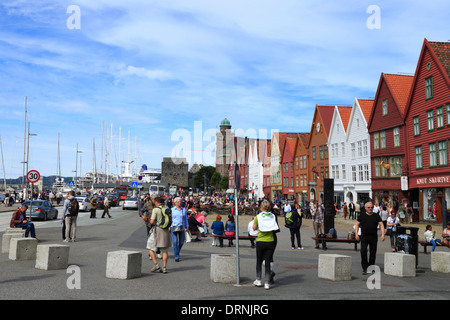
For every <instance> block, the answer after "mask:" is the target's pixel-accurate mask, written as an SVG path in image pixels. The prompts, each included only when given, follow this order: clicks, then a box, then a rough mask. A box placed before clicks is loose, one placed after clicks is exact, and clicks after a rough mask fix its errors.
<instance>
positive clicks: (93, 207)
mask: <svg viewBox="0 0 450 320" xmlns="http://www.w3.org/2000/svg"><path fill="white" fill-rule="evenodd" d="M97 198H98V197H97V195H94V196H93V197H92V199H91V201H90V204H89V209H90V210H91V216H90V218H91V219H95V218H96V211H97Z"/></svg>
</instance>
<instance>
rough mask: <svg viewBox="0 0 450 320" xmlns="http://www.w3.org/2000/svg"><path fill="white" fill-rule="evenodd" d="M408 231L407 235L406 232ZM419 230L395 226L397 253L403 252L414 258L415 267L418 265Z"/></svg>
mask: <svg viewBox="0 0 450 320" xmlns="http://www.w3.org/2000/svg"><path fill="white" fill-rule="evenodd" d="M407 231H409V233H408V232H407ZM418 231H419V228H416V227H403V226H397V252H400V251H403V252H405V253H407V254H413V255H415V256H416V267H417V265H418V263H419V236H418V234H417V233H418Z"/></svg>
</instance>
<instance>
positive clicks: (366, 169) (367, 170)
mask: <svg viewBox="0 0 450 320" xmlns="http://www.w3.org/2000/svg"><path fill="white" fill-rule="evenodd" d="M364 181H369V165H368V164H365V165H364Z"/></svg>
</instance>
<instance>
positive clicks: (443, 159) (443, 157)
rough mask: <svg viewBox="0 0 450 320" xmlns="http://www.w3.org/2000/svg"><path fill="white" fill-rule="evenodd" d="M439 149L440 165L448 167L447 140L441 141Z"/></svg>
mask: <svg viewBox="0 0 450 320" xmlns="http://www.w3.org/2000/svg"><path fill="white" fill-rule="evenodd" d="M438 148H439V165H440V166H446V165H447V164H448V158H447V140H444V141H439V142H438Z"/></svg>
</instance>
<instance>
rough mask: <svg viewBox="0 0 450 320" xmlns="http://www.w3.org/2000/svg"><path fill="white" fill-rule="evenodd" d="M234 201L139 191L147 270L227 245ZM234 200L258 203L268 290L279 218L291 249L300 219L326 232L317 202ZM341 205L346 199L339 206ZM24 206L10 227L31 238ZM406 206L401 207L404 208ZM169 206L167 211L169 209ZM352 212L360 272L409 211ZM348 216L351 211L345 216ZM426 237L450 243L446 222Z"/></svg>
mask: <svg viewBox="0 0 450 320" xmlns="http://www.w3.org/2000/svg"><path fill="white" fill-rule="evenodd" d="M94 198H95V197H94ZM74 199H75V193H74V192H73V191H71V192H69V194H68V196H67V197H66V199H65V200H64V205H63V217H64V222H63V231H62V233H63V239H64V241H65V242H69V241H75V239H76V221H77V216H78V209H79V208H78V202H77V201H76V199H75V200H74ZM235 201H236V199H234V198H233V196H230V195H225V196H223V195H214V196H200V197H194V196H186V197H167V198H164V197H161V196H156V197H151V196H150V195H149V194H146V195H145V196H142V197H141V199H140V203H139V216H140V217H141V218H142V220H143V221H144V223H145V224H146V227H147V228H146V229H147V236H148V238H147V244H146V249H147V250H148V252H149V257H150V259H151V260H152V262H153V267H152V268H151V271H152V272H162V273H166V272H167V264H168V256H169V255H168V251H169V249H170V248H173V253H174V259H175V262H180V261H181V250H182V248H183V245H184V244H185V242H190V241H202V239H201V238H203V237H207V236H208V235H210V234H212V235H225V236H227V237H225V239H228V241H229V242H228V246H232V245H233V237H234V236H235V234H236V223H235V212H234V209H235ZM237 201H238V202H239V204H238V206H239V207H241V206H243V207H245V206H247V207H257V210H256V211H255V212H253V214H252V220H251V221H250V222H249V224H248V229H247V231H248V235H249V236H252V237H254V239H250V240H251V244H252V248H256V280H255V281H254V283H253V284H254V285H255V286H258V287H260V286H261V287H262V286H263V275H262V268H263V266H264V269H265V275H264V287H265V289H269V288H270V285H271V284H272V283H273V282H274V277H275V272H274V260H273V257H274V252H275V249H276V247H277V233H278V232H280V223H279V217H280V219H281V218H283V219H284V227H286V228H288V229H289V232H290V242H291V247H292V249H294V250H295V249H297V250H303V246H302V242H301V235H300V228H301V226H302V221H303V218H311V219H312V225H313V229H314V233H315V234H316V236H317V235H319V234H324V233H325V230H324V214H325V207H324V205H323V204H322V203H319V202H317V201H314V202H310V203H308V204H305V205H303V204H298V203H296V202H294V203H293V204H292V206H291V204H290V203H289V202H288V201H285V202H284V203H282V202H275V203H272V202H271V201H268V200H264V199H259V200H258V201H254V200H253V201H252V200H248V199H245V198H242V199H237ZM224 206H225V208H227V209H228V211H227V220H226V222H223V221H222V215H221V214H216V218H215V219H214V221H213V222H212V223H211V225H210V224H209V223H207V222H206V217H207V216H208V214H209V213H210V210H215V209H214V208H216V207H224ZM345 206H346V204H344V207H343V209H344V208H345ZM106 207H109V206H108V205H107V206H106ZM27 209H28V207H27V206H26V205H23V206H21V207H19V208H18V209H17V210H16V211H15V212H14V213H13V216H12V218H11V222H10V227H11V228H14V227H15V228H23V229H25V236H26V237H28V236H29V234H31V237H36V231H35V228H34V224H33V223H32V222H31V221H28V220H27V216H26V211H27ZM406 209H407V208H405V212H407V210H406ZM167 210H169V212H170V213H169V214H168V213H167ZM344 210H345V209H344ZM349 211H350V212H351V211H353V210H349ZM354 212H355V213H357V214H355V219H356V222H355V226H354V228H355V238H356V240H358V241H360V242H361V251H360V254H361V266H362V269H363V274H367V269H368V267H369V266H371V265H374V264H375V258H376V252H377V242H378V232H379V231H381V240H382V241H384V240H385V236H386V235H390V236H391V247H392V248H393V250H394V248H395V246H396V243H395V233H396V228H397V226H399V225H400V223H402V222H403V221H405V220H404V219H408V218H409V216H406V215H405V216H402V215H401V213H400V212H399V211H397V212H395V211H394V210H390V208H388V207H386V206H381V207H380V206H377V205H374V204H373V203H372V202H370V201H368V202H366V203H365V204H364V206H363V209H361V210H360V211H359V212H358V211H356V208H355V210H354ZM343 213H344V219H346V213H349V212H348V211H347V212H346V211H343ZM105 214H107V215H108V216H109V212H108V209H105V211H104V213H103V216H104V215H105ZM91 215H92V213H91ZM352 217H353V216H352V215H351V214H350V215H349V218H352ZM167 219H170V223H167V221H166V220H167ZM402 219H403V220H402ZM424 238H425V240H426V241H428V242H430V243H431V244H432V245H433V249H432V250H433V251H434V250H435V247H436V246H438V245H445V246H447V247H449V248H450V222H448V223H447V227H446V228H445V229H444V230H443V232H442V238H443V239H442V240H441V239H437V238H436V232H435V231H433V230H432V226H431V225H427V226H426V231H425V233H424ZM223 239H224V238H222V237H214V240H213V242H212V245H213V246H218V247H223ZM315 245H316V248H319V240H317V241H316V243H315ZM322 245H324V244H322ZM324 249H325V248H324ZM158 258H162V266H160V265H159V262H158Z"/></svg>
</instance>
